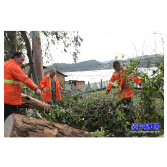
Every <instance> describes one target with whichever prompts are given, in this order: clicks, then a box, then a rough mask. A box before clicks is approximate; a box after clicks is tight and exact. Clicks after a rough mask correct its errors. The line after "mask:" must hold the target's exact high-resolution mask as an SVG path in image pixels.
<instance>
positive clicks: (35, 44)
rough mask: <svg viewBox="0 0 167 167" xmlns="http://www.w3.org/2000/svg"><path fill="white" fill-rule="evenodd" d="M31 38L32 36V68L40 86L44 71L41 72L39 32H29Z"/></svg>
mask: <svg viewBox="0 0 167 167" xmlns="http://www.w3.org/2000/svg"><path fill="white" fill-rule="evenodd" d="M31 36H32V49H33V58H34V66H35V71H36V74H37V78H38V83H39V84H40V82H41V81H42V78H43V77H44V71H43V59H42V49H41V39H40V35H39V31H31Z"/></svg>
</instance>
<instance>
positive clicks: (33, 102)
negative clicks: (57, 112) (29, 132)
mask: <svg viewBox="0 0 167 167" xmlns="http://www.w3.org/2000/svg"><path fill="white" fill-rule="evenodd" d="M21 100H22V103H23V104H27V105H30V106H31V107H32V108H34V109H37V110H42V111H48V110H50V111H52V110H53V108H52V107H51V105H50V104H47V103H45V102H44V101H40V100H37V99H35V98H33V97H30V96H27V95H25V94H23V93H21ZM21 107H22V105H21V106H20V108H21Z"/></svg>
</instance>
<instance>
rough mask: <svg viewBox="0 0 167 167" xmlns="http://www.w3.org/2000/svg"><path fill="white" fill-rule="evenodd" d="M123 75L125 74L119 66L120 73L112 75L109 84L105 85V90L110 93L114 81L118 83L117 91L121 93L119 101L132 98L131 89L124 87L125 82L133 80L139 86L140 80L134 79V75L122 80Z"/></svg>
mask: <svg viewBox="0 0 167 167" xmlns="http://www.w3.org/2000/svg"><path fill="white" fill-rule="evenodd" d="M125 75H126V72H125V71H124V69H123V67H122V66H121V71H120V73H119V74H118V73H117V71H115V72H114V73H113V75H112V77H111V79H110V80H109V84H108V85H107V88H106V90H109V91H110V90H111V89H112V86H113V83H114V82H115V81H118V86H119V91H122V92H121V95H120V97H119V99H125V98H128V97H132V96H133V87H129V86H126V82H127V81H128V80H133V81H134V82H136V84H138V85H140V84H141V80H140V78H134V75H133V74H132V73H131V74H130V76H129V77H127V78H124V76H125Z"/></svg>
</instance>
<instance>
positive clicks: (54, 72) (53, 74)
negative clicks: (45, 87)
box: [50, 68, 56, 77]
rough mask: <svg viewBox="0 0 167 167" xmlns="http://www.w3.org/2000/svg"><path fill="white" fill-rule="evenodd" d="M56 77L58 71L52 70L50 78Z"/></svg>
mask: <svg viewBox="0 0 167 167" xmlns="http://www.w3.org/2000/svg"><path fill="white" fill-rule="evenodd" d="M55 75H56V69H55V68H52V69H51V70H50V76H51V77H54V76H55Z"/></svg>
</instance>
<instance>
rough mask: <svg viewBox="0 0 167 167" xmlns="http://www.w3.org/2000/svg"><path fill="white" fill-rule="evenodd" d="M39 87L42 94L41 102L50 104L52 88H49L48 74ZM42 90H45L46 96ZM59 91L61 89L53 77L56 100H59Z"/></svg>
mask: <svg viewBox="0 0 167 167" xmlns="http://www.w3.org/2000/svg"><path fill="white" fill-rule="evenodd" d="M40 87H41V89H42V94H43V101H47V102H51V101H52V86H51V79H50V73H48V74H47V75H46V76H45V77H44V78H43V79H42V81H41V83H40ZM43 88H46V95H45V91H43ZM60 89H62V87H61V86H60V83H59V81H58V79H57V77H56V76H55V91H56V98H57V99H61V94H60Z"/></svg>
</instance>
